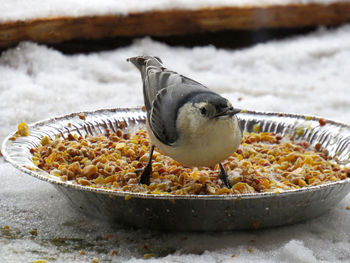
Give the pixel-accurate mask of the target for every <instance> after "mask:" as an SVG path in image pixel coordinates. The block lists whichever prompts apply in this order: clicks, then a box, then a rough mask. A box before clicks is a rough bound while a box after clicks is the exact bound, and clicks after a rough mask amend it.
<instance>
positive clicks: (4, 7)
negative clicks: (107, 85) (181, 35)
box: [0, 0, 347, 22]
mask: <svg viewBox="0 0 350 263" xmlns="http://www.w3.org/2000/svg"><path fill="white" fill-rule="evenodd" d="M345 1H347V0H345ZM335 2H339V0H284V1H281V0H196V1H187V0H172V1H168V0H152V1H139V0H118V1H116V0H85V1H79V0H50V1H48V0H11V1H6V0H1V1H0V14H1V17H0V22H1V21H3V22H4V21H18V20H20V21H23V20H29V19H37V18H45V17H57V16H73V17H75V16H89V15H108V14H124V15H125V14H128V13H131V12H144V11H150V10H167V9H179V7H181V9H198V8H206V7H217V6H266V5H279V4H309V3H319V4H331V3H335Z"/></svg>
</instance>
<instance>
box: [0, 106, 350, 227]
mask: <svg viewBox="0 0 350 263" xmlns="http://www.w3.org/2000/svg"><path fill="white" fill-rule="evenodd" d="M85 116H86V120H81V119H80V118H79V117H78V114H76V113H73V114H70V115H67V116H62V117H56V118H52V119H49V120H44V121H41V122H38V123H34V124H32V125H30V136H27V137H21V138H18V139H17V140H16V141H11V140H9V138H10V137H11V136H12V135H13V134H14V133H12V134H10V135H9V136H8V137H7V138H6V139H5V141H4V142H3V145H2V152H3V155H4V158H5V159H6V160H7V161H8V162H10V163H11V164H12V165H14V166H15V167H16V168H18V169H19V170H21V171H23V172H25V173H27V174H29V175H31V176H34V177H36V178H38V179H41V180H44V181H48V182H50V183H52V184H54V185H55V186H56V188H57V189H58V190H59V191H61V192H62V193H64V195H65V196H66V197H67V198H68V199H69V200H70V201H71V202H72V204H74V205H75V207H76V208H77V209H79V210H80V211H82V212H83V213H86V214H89V215H92V216H95V217H100V218H103V219H105V220H111V221H113V222H117V223H121V224H125V225H130V226H135V227H143V228H152V229H168V230H196V231H222V230H233V229H249V228H264V227H272V226H279V225H286V224H292V223H296V222H300V221H303V220H306V219H310V218H313V217H316V216H319V215H321V214H322V213H324V212H326V211H328V210H329V209H330V208H332V207H333V206H334V205H336V204H337V203H338V202H339V201H340V200H341V199H342V198H343V197H344V196H345V195H346V194H347V193H348V192H349V190H350V184H349V182H350V179H349V178H347V179H346V180H342V181H338V182H334V183H328V184H324V185H320V186H313V187H308V188H303V189H298V190H292V191H286V192H282V193H279V194H275V193H256V194H241V195H229V196H204V195H200V196H176V195H152V194H136V193H128V192H115V191H112V190H105V189H94V188H89V187H84V186H81V185H75V184H73V183H71V182H62V181H61V180H60V179H59V178H57V177H55V176H52V175H50V174H48V173H46V172H44V171H43V170H41V169H38V168H37V167H35V165H34V164H33V163H32V160H31V154H30V152H29V150H30V148H32V147H35V146H37V145H38V144H39V143H40V138H41V137H42V136H43V135H47V136H50V137H54V136H55V135H56V134H61V135H62V136H64V137H65V136H67V134H68V133H78V134H80V135H82V136H84V135H85V134H90V135H96V134H103V133H104V132H105V130H106V129H107V128H108V129H110V130H111V131H115V130H116V128H117V127H118V126H119V124H120V123H121V122H124V121H125V122H126V123H127V127H126V129H128V130H130V131H132V130H133V129H135V128H139V127H142V126H143V125H144V123H145V113H144V112H142V111H141V110H140V109H138V108H133V109H106V110H98V111H94V112H86V113H85ZM239 119H240V123H241V126H242V128H243V129H244V130H245V131H253V129H254V126H255V127H256V125H257V124H258V125H259V126H260V131H269V132H276V133H280V134H283V135H285V134H292V135H293V136H294V138H295V139H300V140H306V141H307V142H309V143H310V145H315V144H316V143H320V144H321V145H322V146H323V147H324V148H326V149H327V150H328V151H329V154H330V155H331V156H337V158H338V159H339V162H341V163H342V164H344V165H346V164H347V163H348V162H349V154H350V127H349V126H347V125H344V124H341V123H337V122H333V121H330V120H326V125H324V126H320V125H319V121H318V118H317V117H307V116H300V115H292V114H281V113H261V112H251V111H250V112H244V113H240V114H239ZM68 123H71V124H72V125H71V127H68ZM296 128H298V132H297V133H296V132H295V131H296ZM300 131H301V132H300Z"/></svg>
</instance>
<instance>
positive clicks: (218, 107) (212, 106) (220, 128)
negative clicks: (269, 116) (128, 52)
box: [127, 56, 242, 187]
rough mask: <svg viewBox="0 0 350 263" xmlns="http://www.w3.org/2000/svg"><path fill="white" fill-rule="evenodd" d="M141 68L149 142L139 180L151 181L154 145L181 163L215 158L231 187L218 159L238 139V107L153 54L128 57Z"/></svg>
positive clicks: (211, 161) (198, 163) (203, 162)
mask: <svg viewBox="0 0 350 263" xmlns="http://www.w3.org/2000/svg"><path fill="white" fill-rule="evenodd" d="M127 60H128V61H130V62H132V63H133V64H134V65H135V66H136V67H137V68H138V69H139V70H140V72H141V76H142V82H143V96H144V103H145V107H146V111H147V131H148V134H149V137H150V141H151V143H152V147H151V151H150V155H149V159H148V163H147V165H146V167H145V168H144V169H143V172H142V174H141V177H140V183H142V184H149V183H150V175H151V173H152V155H153V150H154V146H157V147H158V148H159V150H160V151H161V152H162V153H164V154H166V155H168V156H170V157H171V158H173V159H174V160H176V161H178V162H179V163H181V164H183V165H185V166H197V167H198V166H213V165H216V164H218V163H219V165H220V179H221V180H222V182H223V184H224V185H225V186H227V187H230V184H229V182H228V179H227V174H226V171H225V169H224V168H223V166H222V164H221V162H222V161H223V160H224V159H226V158H227V157H229V156H230V155H231V154H233V153H234V152H235V151H236V150H237V148H238V146H239V145H240V143H241V141H242V131H241V128H240V126H239V123H238V120H237V117H236V114H237V113H238V112H240V110H237V109H235V108H233V107H232V105H231V103H230V102H229V101H228V100H227V99H225V98H223V97H221V96H220V95H219V94H217V93H215V92H213V91H211V90H210V89H208V88H207V87H205V86H203V85H202V84H200V83H198V82H196V81H194V80H192V79H189V78H187V77H185V76H182V75H180V74H178V73H176V72H174V71H171V70H168V69H166V68H165V67H164V66H163V64H162V61H161V60H160V59H159V58H157V57H152V56H138V57H132V58H129V59H127Z"/></svg>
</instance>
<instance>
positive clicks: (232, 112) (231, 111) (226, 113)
mask: <svg viewBox="0 0 350 263" xmlns="http://www.w3.org/2000/svg"><path fill="white" fill-rule="evenodd" d="M240 112H241V110H240V109H235V108H233V107H227V108H224V109H223V110H222V111H221V112H218V113H217V114H216V115H215V116H214V118H218V117H222V116H229V117H232V116H233V115H236V114H237V113H240Z"/></svg>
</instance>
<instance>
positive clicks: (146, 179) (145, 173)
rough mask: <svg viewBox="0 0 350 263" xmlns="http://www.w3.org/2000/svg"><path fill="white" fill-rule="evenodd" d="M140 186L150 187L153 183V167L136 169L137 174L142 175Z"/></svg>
mask: <svg viewBox="0 0 350 263" xmlns="http://www.w3.org/2000/svg"><path fill="white" fill-rule="evenodd" d="M141 172H142V174H141V176H140V180H139V184H145V185H149V184H150V181H151V173H152V166H151V167H149V166H148V165H147V166H145V168H143V169H142V168H141V169H135V173H136V174H139V173H141Z"/></svg>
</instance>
